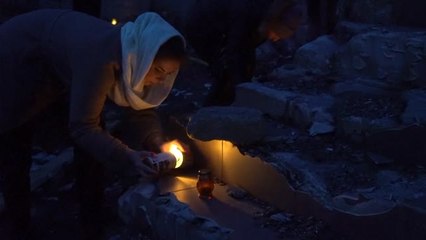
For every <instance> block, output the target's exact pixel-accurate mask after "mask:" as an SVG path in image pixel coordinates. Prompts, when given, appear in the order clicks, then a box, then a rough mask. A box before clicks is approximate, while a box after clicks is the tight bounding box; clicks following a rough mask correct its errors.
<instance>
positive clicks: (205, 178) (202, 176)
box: [197, 169, 214, 199]
mask: <svg viewBox="0 0 426 240" xmlns="http://www.w3.org/2000/svg"><path fill="white" fill-rule="evenodd" d="M213 189H214V182H213V179H212V176H211V172H210V170H209V169H201V170H199V171H198V181H197V190H198V197H199V198H201V199H212V198H213V194H212V192H213Z"/></svg>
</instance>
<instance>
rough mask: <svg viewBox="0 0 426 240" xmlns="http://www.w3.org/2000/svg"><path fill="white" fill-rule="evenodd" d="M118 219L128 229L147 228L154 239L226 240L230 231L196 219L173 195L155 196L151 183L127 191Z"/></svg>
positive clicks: (206, 220)
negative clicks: (125, 224) (153, 234)
mask: <svg viewBox="0 0 426 240" xmlns="http://www.w3.org/2000/svg"><path fill="white" fill-rule="evenodd" d="M119 211H120V216H121V218H122V219H123V220H124V221H125V222H127V223H128V224H129V225H131V226H136V227H139V228H142V227H145V228H146V227H150V228H152V230H154V233H155V235H156V239H164V240H168V239H177V240H187V239H194V240H209V239H211V240H221V239H229V235H230V234H231V233H232V230H231V229H227V228H224V227H221V226H219V225H218V224H217V223H216V222H215V221H213V220H211V219H208V218H204V217H200V216H197V215H195V214H194V213H193V211H192V210H191V209H190V208H189V207H188V205H186V204H184V203H181V202H179V201H178V200H177V199H176V197H175V196H174V195H173V194H172V193H167V194H162V195H158V193H156V187H155V186H154V184H152V183H142V184H139V185H137V186H134V187H133V188H131V189H129V190H128V191H127V192H126V193H124V194H123V195H122V196H121V197H120V199H119Z"/></svg>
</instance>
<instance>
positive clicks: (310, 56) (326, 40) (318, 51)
mask: <svg viewBox="0 0 426 240" xmlns="http://www.w3.org/2000/svg"><path fill="white" fill-rule="evenodd" d="M338 49H339V45H338V43H337V42H336V40H335V39H334V37H333V36H329V35H324V36H320V37H318V38H317V39H315V40H314V41H312V42H309V43H307V44H305V45H303V46H302V47H300V48H299V49H298V50H297V51H296V54H295V56H294V60H295V63H297V64H299V65H300V66H303V67H305V68H307V69H309V70H310V71H311V72H312V73H313V74H316V75H326V74H329V73H330V72H331V71H332V70H333V65H334V62H333V58H334V54H335V53H336V52H337V50H338Z"/></svg>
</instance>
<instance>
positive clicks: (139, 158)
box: [129, 151, 158, 178]
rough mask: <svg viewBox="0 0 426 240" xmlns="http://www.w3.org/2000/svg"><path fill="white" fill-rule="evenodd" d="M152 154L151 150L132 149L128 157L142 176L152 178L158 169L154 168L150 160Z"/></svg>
mask: <svg viewBox="0 0 426 240" xmlns="http://www.w3.org/2000/svg"><path fill="white" fill-rule="evenodd" d="M154 156H155V154H154V153H153V152H146V151H132V152H131V153H130V156H129V158H130V161H131V163H132V165H133V166H134V168H135V170H136V171H137V172H138V174H139V175H140V176H141V177H142V178H152V177H154V176H156V175H158V170H157V169H156V168H154V164H153V162H152V160H151V159H152V158H153V157H154Z"/></svg>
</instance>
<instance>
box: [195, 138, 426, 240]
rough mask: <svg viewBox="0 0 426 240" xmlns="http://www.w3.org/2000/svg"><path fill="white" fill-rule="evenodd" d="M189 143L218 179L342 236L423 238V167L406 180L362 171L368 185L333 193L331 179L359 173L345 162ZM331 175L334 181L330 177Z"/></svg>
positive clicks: (425, 212) (383, 172)
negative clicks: (247, 152) (262, 154)
mask: <svg viewBox="0 0 426 240" xmlns="http://www.w3.org/2000/svg"><path fill="white" fill-rule="evenodd" d="M195 145H196V146H197V148H198V150H199V151H200V154H201V155H200V156H199V157H200V158H203V159H206V160H207V165H208V166H209V167H210V168H211V169H212V170H213V172H214V174H215V175H216V176H217V177H218V178H220V179H222V180H223V181H224V182H226V183H228V184H232V185H236V186H239V187H241V188H243V189H245V190H246V191H248V192H249V193H250V194H252V195H254V196H255V197H257V198H259V199H261V200H264V201H266V202H268V203H270V204H272V205H274V206H276V207H278V208H279V209H282V210H284V211H286V212H290V213H294V214H300V215H305V216H306V215H310V216H315V217H317V218H320V219H323V220H324V221H326V222H327V223H328V224H330V225H331V226H332V228H333V229H335V230H338V231H339V232H340V233H341V234H343V235H345V236H346V237H347V238H348V239H424V238H425V237H426V221H425V220H426V205H425V204H424V203H423V202H426V201H424V200H425V199H426V187H425V186H426V172H424V171H419V172H418V173H417V175H416V177H415V178H411V179H410V177H407V176H404V175H403V174H401V173H400V172H397V171H392V170H380V171H377V172H373V173H370V174H367V173H365V175H368V176H369V177H370V178H372V180H371V182H370V185H369V186H357V184H355V183H354V184H353V185H352V186H351V187H353V188H352V189H347V190H346V191H341V193H338V192H339V191H336V190H335V191H333V190H332V186H331V183H333V182H334V183H335V184H336V183H337V184H341V185H342V186H344V185H347V184H348V183H347V182H345V181H354V180H353V179H352V180H348V179H351V176H347V175H350V174H353V175H354V176H353V177H360V176H363V175H362V174H363V173H362V172H360V170H361V169H358V170H357V172H352V173H349V172H348V169H351V168H350V167H348V165H351V163H345V162H342V163H341V164H330V163H327V164H322V163H315V162H312V161H309V160H304V159H303V158H301V157H300V156H299V154H296V153H282V152H281V153H280V152H277V153H271V154H270V155H269V157H264V158H259V157H250V156H248V155H244V154H242V153H241V152H240V150H239V149H238V147H236V146H234V145H233V144H232V143H231V142H227V141H221V140H216V141H208V142H202V141H198V140H195ZM345 171H346V172H345ZM356 173H357V174H356ZM345 175H346V179H345ZM332 177H335V178H336V179H334V180H335V181H330V178H332ZM364 177H365V176H364ZM337 187H338V186H337Z"/></svg>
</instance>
